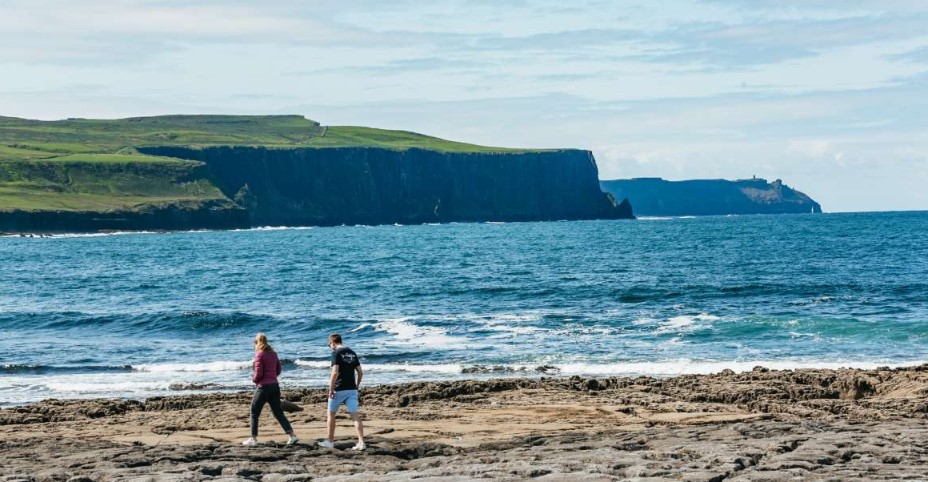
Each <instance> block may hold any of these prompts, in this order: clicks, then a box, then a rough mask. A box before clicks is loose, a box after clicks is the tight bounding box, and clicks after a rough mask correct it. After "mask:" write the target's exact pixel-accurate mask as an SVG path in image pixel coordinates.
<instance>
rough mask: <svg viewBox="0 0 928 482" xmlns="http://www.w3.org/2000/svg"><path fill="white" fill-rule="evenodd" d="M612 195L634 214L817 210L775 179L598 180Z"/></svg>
mask: <svg viewBox="0 0 928 482" xmlns="http://www.w3.org/2000/svg"><path fill="white" fill-rule="evenodd" d="M600 185H601V186H602V189H603V190H604V191H606V192H608V193H611V194H612V195H613V196H615V198H616V199H628V201H630V202H631V204H632V206H634V207H635V214H636V215H638V216H700V215H725V214H787V213H821V212H822V207H821V205H819V203H817V202H815V201H814V200H812V198H810V197H809V196H807V195H806V194H804V193H802V192H799V191H797V190H795V189H792V188H790V187H789V186H787V185H786V184H783V181H781V180H780V179H777V180H775V181H773V182H768V181H767V180H766V179H762V178H756V177H755V178H753V179H739V180H737V181H728V180H724V179H699V180H689V181H666V180H664V179H661V178H657V177H643V178H634V179H619V180H612V181H602V182H601V183H600Z"/></svg>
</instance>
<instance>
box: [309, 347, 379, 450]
mask: <svg viewBox="0 0 928 482" xmlns="http://www.w3.org/2000/svg"><path fill="white" fill-rule="evenodd" d="M329 348H331V349H332V376H331V377H330V378H329V407H328V408H329V413H328V417H327V420H326V421H327V422H328V428H329V438H328V439H326V440H322V441H320V442H319V446H320V447H325V448H330V449H331V448H335V413H336V412H338V407H339V406H340V405H341V404H343V403H344V404H345V407H346V408H347V409H348V415H350V416H351V420H354V428H355V430H356V431H357V432H358V443H357V445H355V446H354V447H351V450H364V449H365V448H367V446H366V445H365V444H364V425H363V424H362V423H361V413H360V412H359V411H358V387H359V386H360V385H361V378H362V377H363V376H364V372H362V371H361V362H360V361H359V360H358V355H357V354H356V353H355V352H354V351H353V350H352V349H351V348H348V347H346V346H345V345H343V344H342V336H341V335H339V334H338V333H332V334H331V335H329ZM355 373H357V374H358V378H357V380H355Z"/></svg>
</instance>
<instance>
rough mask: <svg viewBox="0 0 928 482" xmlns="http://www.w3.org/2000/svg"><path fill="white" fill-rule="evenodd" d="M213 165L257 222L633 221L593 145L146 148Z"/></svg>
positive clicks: (222, 184)
mask: <svg viewBox="0 0 928 482" xmlns="http://www.w3.org/2000/svg"><path fill="white" fill-rule="evenodd" d="M139 150H140V151H141V152H143V153H145V154H152V155H161V156H170V157H177V158H183V159H191V160H198V161H202V162H204V163H206V165H207V166H208V168H209V171H210V174H209V175H210V178H211V180H212V181H213V182H214V183H215V184H216V185H218V186H219V188H220V189H221V190H222V191H223V192H224V193H225V194H226V196H228V197H229V198H230V199H233V200H235V201H236V203H238V204H239V205H241V206H243V207H246V208H247V209H248V210H249V214H250V216H251V224H252V225H254V226H260V225H323V226H324V225H340V224H390V223H400V224H415V223H431V222H452V221H546V220H560V219H621V218H631V217H632V212H631V207H630V206H629V204H628V203H627V202H625V203H616V201H615V200H614V198H613V197H612V196H611V195H608V194H605V193H603V192H602V191H601V190H600V186H599V180H598V171H597V168H596V163H595V160H594V159H593V156H592V154H591V153H589V152H588V151H581V150H562V151H545V152H535V153H521V154H516V153H505V154H487V153H466V154H465V153H443V152H436V151H429V150H420V149H408V150H403V151H400V150H390V149H379V148H328V149H269V148H260V147H214V148H204V149H191V148H178V147H148V148H140V149H139Z"/></svg>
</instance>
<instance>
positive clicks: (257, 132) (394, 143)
mask: <svg viewBox="0 0 928 482" xmlns="http://www.w3.org/2000/svg"><path fill="white" fill-rule="evenodd" d="M142 146H146V147H148V146H185V147H209V146H263V147H273V148H313V147H320V148H321V147H381V148H387V149H410V148H419V149H430V150H436V151H446V152H527V150H525V149H508V148H501V147H486V146H478V145H474V144H466V143H462V142H454V141H448V140H444V139H439V138H437V137H429V136H425V135H422V134H417V133H414V132H407V131H396V130H385V129H375V128H371V127H350V126H334V127H326V126H320V125H319V123H318V122H315V121H311V120H309V119H306V118H304V117H301V116H295V115H289V116H212V115H203V116H157V117H134V118H128V119H115V120H93V119H68V120H61V121H36V120H28V119H18V118H13V117H0V161H2V160H22V159H48V158H53V157H57V156H61V155H69V154H92V153H100V154H116V153H132V152H131V151H132V149H133V148H135V147H142Z"/></svg>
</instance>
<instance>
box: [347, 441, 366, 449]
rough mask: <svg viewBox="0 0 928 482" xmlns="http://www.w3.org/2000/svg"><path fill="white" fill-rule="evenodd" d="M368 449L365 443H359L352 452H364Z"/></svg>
mask: <svg viewBox="0 0 928 482" xmlns="http://www.w3.org/2000/svg"><path fill="white" fill-rule="evenodd" d="M366 448H367V444H366V443H364V442H358V443H356V444H355V446H354V447H351V450H364V449H366Z"/></svg>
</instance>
